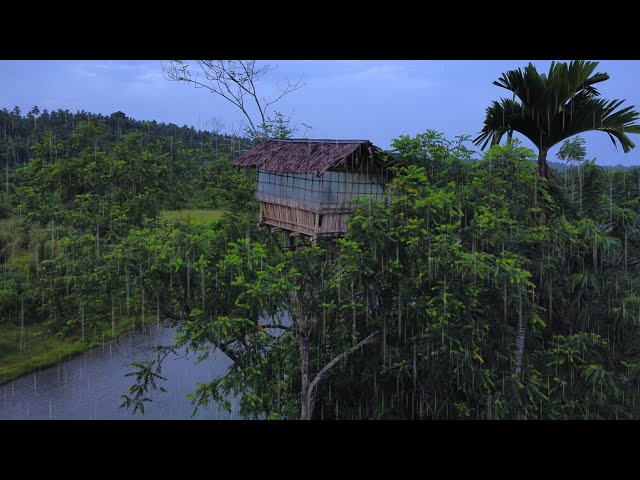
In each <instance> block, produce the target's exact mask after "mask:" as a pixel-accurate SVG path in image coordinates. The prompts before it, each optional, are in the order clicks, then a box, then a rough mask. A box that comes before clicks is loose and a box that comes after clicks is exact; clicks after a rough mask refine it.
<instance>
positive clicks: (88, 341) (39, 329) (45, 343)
mask: <svg viewBox="0 0 640 480" xmlns="http://www.w3.org/2000/svg"><path fill="white" fill-rule="evenodd" d="M131 329H132V321H131V319H130V318H122V319H120V320H118V321H117V322H116V323H115V325H114V329H113V331H112V330H111V326H108V327H106V328H105V330H104V331H102V332H98V333H97V334H96V335H95V336H94V337H92V338H85V341H84V342H83V341H82V340H81V339H80V338H79V337H78V336H71V337H67V338H61V337H58V336H56V335H54V334H53V332H52V331H51V330H50V327H47V326H45V325H42V324H36V325H25V327H24V331H21V328H20V327H16V326H14V325H0V385H2V384H3V383H7V382H10V381H11V380H14V379H16V378H18V377H20V376H22V375H25V374H27V373H30V372H33V371H36V370H39V369H41V368H45V367H50V366H52V365H56V364H58V363H60V362H61V361H64V360H68V359H69V358H71V357H73V356H75V355H78V354H79V353H82V352H85V351H87V350H90V349H92V348H95V347H99V346H100V345H102V344H103V342H107V341H109V340H111V339H112V338H114V337H118V336H120V335H122V334H123V333H126V332H128V331H130V330H131ZM21 338H22V342H21ZM21 343H22V349H21ZM21 350H22V351H21Z"/></svg>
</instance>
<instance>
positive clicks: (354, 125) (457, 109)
mask: <svg viewBox="0 0 640 480" xmlns="http://www.w3.org/2000/svg"><path fill="white" fill-rule="evenodd" d="M269 63H271V64H273V65H277V66H278V68H277V69H276V70H275V71H273V72H272V73H271V74H270V75H269V77H267V78H265V80H264V81H263V82H262V85H260V88H262V91H263V92H265V93H267V94H268V93H271V92H274V91H275V86H276V82H280V83H282V80H283V78H284V77H285V76H286V77H288V78H289V79H291V80H295V79H298V78H299V77H302V78H303V82H304V83H305V86H304V87H303V88H302V89H300V90H299V91H297V92H295V93H293V94H291V95H290V96H289V97H288V98H287V100H286V102H284V103H282V104H281V105H280V107H279V110H281V111H283V112H284V113H286V114H292V119H293V120H294V121H296V122H298V123H300V122H303V123H305V124H308V125H310V126H311V127H312V130H311V134H310V136H312V137H314V138H344V139H352V138H356V139H369V140H371V141H372V142H373V143H375V144H376V145H378V146H380V147H383V148H388V147H389V144H390V142H391V140H392V139H393V138H395V137H397V136H398V135H402V134H408V135H414V134H416V133H420V132H423V131H425V130H426V129H434V130H438V131H442V132H444V133H445V134H446V136H447V137H453V136H455V135H461V134H470V135H474V136H475V134H477V132H478V131H479V130H480V129H481V128H482V121H483V117H484V110H485V108H486V107H487V106H488V105H489V103H490V101H491V100H493V99H498V98H499V97H500V96H508V95H507V92H506V91H505V90H503V89H500V88H498V87H496V86H494V85H492V81H493V80H496V79H497V78H498V77H499V76H500V74H501V73H502V72H503V71H505V70H508V69H512V68H517V67H523V66H525V65H526V64H527V63H528V61H527V60H491V61H480V60H468V61H467V60H455V61H442V60H434V61H424V60H412V61H405V60H397V61H396V60H394V61H374V60H367V61H360V60H282V61H278V60H274V61H270V62H269ZM533 63H534V64H535V65H536V66H537V67H538V68H539V69H543V70H546V69H547V68H548V66H549V63H550V62H549V61H542V60H540V61H534V62H533ZM598 70H599V71H602V72H607V73H608V74H609V75H610V76H611V79H610V80H609V81H607V82H605V83H603V84H601V86H600V87H599V89H600V92H601V93H602V95H603V96H604V97H605V98H624V99H627V103H629V104H632V105H637V106H639V107H640V87H638V83H637V79H638V78H640V61H629V60H620V61H612V60H607V61H602V62H601V63H600V66H599V68H598ZM15 105H18V106H20V107H21V108H22V109H23V111H26V110H28V109H29V108H31V107H32V106H34V105H37V106H38V107H39V108H40V109H41V110H42V109H44V108H47V109H49V110H51V109H58V108H62V109H69V110H71V111H77V110H85V111H90V112H96V113H103V114H110V113H112V112H115V111H118V110H120V111H123V112H125V113H126V114H127V115H128V116H130V117H133V118H136V119H139V120H157V121H159V122H171V123H175V124H178V125H184V124H186V125H192V126H194V127H196V128H200V129H210V128H211V125H212V123H211V121H212V119H213V118H216V119H217V120H218V121H222V122H223V123H224V125H225V127H224V129H225V130H227V131H232V130H233V129H237V128H238V126H239V122H240V120H241V119H242V117H241V115H240V114H239V113H238V112H237V111H235V110H234V108H233V107H232V106H230V105H229V104H228V103H226V101H225V100H224V99H222V98H220V97H217V96H215V95H213V94H211V93H208V92H207V91H206V90H204V89H195V88H193V87H191V86H188V85H186V84H183V83H177V82H170V81H168V80H166V79H165V78H164V77H163V74H162V69H161V65H160V61H157V60H144V61H142V60H141V61H134V60H127V61H119V60H112V61H111V60H109V61H107V60H96V61H88V60H46V61H0V108H1V107H7V108H13V106H15ZM583 136H584V137H585V138H586V139H587V151H588V155H589V156H590V157H595V158H597V160H598V162H599V163H601V164H623V165H631V164H640V146H639V147H638V148H636V149H634V150H632V151H631V152H630V153H628V154H624V153H623V152H622V150H618V151H616V149H615V148H614V147H613V145H612V143H611V141H610V140H609V137H608V136H607V135H606V134H603V133H597V132H592V133H588V134H585V135H583ZM634 137H635V138H634ZM632 139H633V140H634V141H635V142H636V143H638V144H639V145H640V135H638V136H632ZM525 143H526V144H527V145H528V146H532V145H531V144H530V143H528V141H525ZM556 151H557V148H556V149H555V150H552V152H551V155H550V159H553V155H554V154H555V152H556Z"/></svg>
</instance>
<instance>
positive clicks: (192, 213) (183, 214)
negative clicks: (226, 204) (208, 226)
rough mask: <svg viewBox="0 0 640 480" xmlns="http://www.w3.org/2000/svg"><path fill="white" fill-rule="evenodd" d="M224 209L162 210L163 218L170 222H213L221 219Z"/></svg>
mask: <svg viewBox="0 0 640 480" xmlns="http://www.w3.org/2000/svg"><path fill="white" fill-rule="evenodd" d="M223 214H224V210H169V211H166V212H162V218H163V219H164V220H166V221H168V222H175V221H178V220H192V221H194V222H199V223H213V222H215V221H216V220H220V219H221V218H222V215H223Z"/></svg>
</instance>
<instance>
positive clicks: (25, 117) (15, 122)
mask: <svg viewBox="0 0 640 480" xmlns="http://www.w3.org/2000/svg"><path fill="white" fill-rule="evenodd" d="M89 120H96V121H100V122H103V123H104V124H105V125H106V126H107V129H108V132H107V134H106V135H105V136H104V137H102V138H101V142H103V143H104V144H108V143H112V142H115V141H118V140H119V139H120V138H121V137H122V136H123V135H126V134H128V133H131V132H137V131H144V133H145V135H146V136H147V139H148V140H149V141H151V142H154V141H156V140H158V139H161V138H165V137H171V138H173V139H174V140H176V141H180V142H182V143H183V145H184V146H185V147H186V148H196V147H200V146H201V145H202V144H206V143H209V144H211V143H213V144H216V143H225V142H227V143H229V144H231V143H232V141H233V140H232V139H233V138H235V137H233V136H231V135H224V134H218V133H214V132H210V131H202V130H196V129H195V128H193V127H188V126H187V125H183V126H182V127H179V126H178V125H176V124H173V123H161V122H160V123H159V122H156V121H155V120H152V121H143V120H135V119H133V118H131V117H127V115H126V114H125V113H124V112H120V111H118V112H114V113H112V114H111V115H102V114H100V113H91V112H85V111H84V110H80V111H77V112H75V113H73V112H71V111H69V110H62V109H58V110H52V111H49V110H47V109H46V108H45V109H44V110H40V108H38V107H37V106H34V107H33V108H31V109H30V110H29V111H28V112H26V114H25V113H24V112H23V111H22V110H21V109H20V107H17V106H16V107H14V108H13V109H12V110H9V109H8V108H3V109H2V110H0V138H1V140H2V141H0V165H1V166H2V167H3V168H5V167H6V166H7V165H8V166H9V168H11V167H13V166H16V165H21V164H25V163H27V162H29V160H30V159H31V157H32V156H33V153H32V152H31V147H32V146H33V145H34V144H36V143H38V142H40V141H41V140H42V139H43V138H44V135H45V133H48V132H51V133H53V135H54V138H55V139H56V140H57V141H64V140H66V139H68V138H69V135H70V134H71V133H72V132H74V131H75V130H76V128H77V126H78V125H80V124H81V123H83V122H84V123H86V122H88V121H89ZM103 146H104V145H103Z"/></svg>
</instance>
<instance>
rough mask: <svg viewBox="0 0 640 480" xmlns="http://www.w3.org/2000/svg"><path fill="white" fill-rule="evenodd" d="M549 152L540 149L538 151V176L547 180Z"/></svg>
mask: <svg viewBox="0 0 640 480" xmlns="http://www.w3.org/2000/svg"><path fill="white" fill-rule="evenodd" d="M547 169H548V167H547V151H546V150H544V149H542V148H540V150H539V151H538V175H540V176H541V177H545V178H547Z"/></svg>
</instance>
